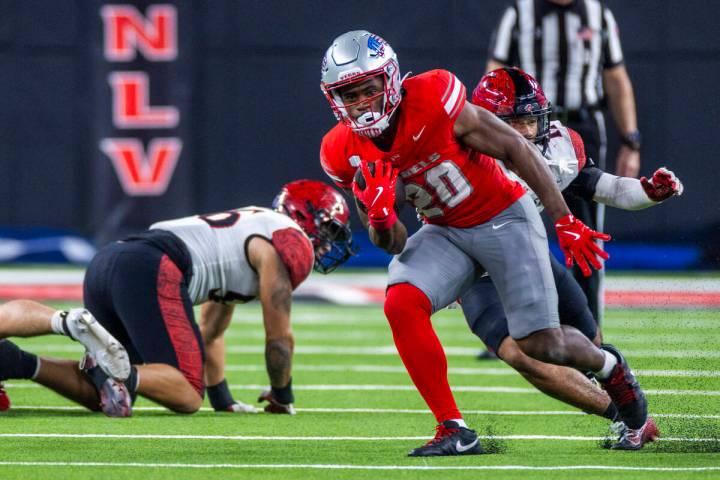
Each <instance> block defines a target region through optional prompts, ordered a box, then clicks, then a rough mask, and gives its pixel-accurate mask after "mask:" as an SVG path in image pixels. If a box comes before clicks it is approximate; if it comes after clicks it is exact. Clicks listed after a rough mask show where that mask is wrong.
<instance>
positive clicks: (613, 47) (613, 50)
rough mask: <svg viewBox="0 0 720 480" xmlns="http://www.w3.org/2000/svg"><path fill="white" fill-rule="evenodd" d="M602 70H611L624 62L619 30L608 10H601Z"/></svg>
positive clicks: (605, 8)
mask: <svg viewBox="0 0 720 480" xmlns="http://www.w3.org/2000/svg"><path fill="white" fill-rule="evenodd" d="M602 24H603V44H602V56H603V68H605V69H607V68H613V67H616V66H618V65H620V64H622V63H623V62H624V58H623V52H622V46H621V45H620V30H619V28H618V25H617V22H615V16H614V15H613V14H612V12H611V11H610V9H609V8H607V7H604V8H603V22H602Z"/></svg>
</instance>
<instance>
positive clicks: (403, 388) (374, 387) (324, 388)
mask: <svg viewBox="0 0 720 480" xmlns="http://www.w3.org/2000/svg"><path fill="white" fill-rule="evenodd" d="M5 386H6V387H7V388H8V389H13V388H42V387H41V386H40V385H38V384H36V383H6V384H5ZM230 388H231V389H232V390H264V389H266V388H267V385H261V384H249V385H230ZM293 389H295V390H307V391H318V392H345V391H373V392H414V391H415V387H414V386H413V385H379V384H359V385H353V384H331V385H297V386H295V385H293ZM452 390H453V391H454V392H474V393H529V394H539V395H544V394H543V393H542V392H540V391H539V390H536V389H534V388H524V387H499V386H493V387H482V386H477V385H465V386H456V387H452ZM645 393H646V394H647V395H670V396H705V397H707V396H710V397H716V396H720V390H654V389H648V390H645Z"/></svg>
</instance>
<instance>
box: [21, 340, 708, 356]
mask: <svg viewBox="0 0 720 480" xmlns="http://www.w3.org/2000/svg"><path fill="white" fill-rule="evenodd" d="M28 350H30V351H32V352H34V353H35V352H82V351H83V349H82V346H81V345H79V344H72V343H65V344H63V343H58V344H51V343H46V344H38V345H31V346H28ZM479 351H480V343H478V346H476V347H445V354H446V355H447V356H449V357H475V356H477V354H478V352H479ZM226 352H227V353H234V354H260V353H265V346H264V345H262V344H260V343H258V345H228V346H227V347H226ZM295 353H296V354H300V355H360V356H383V355H392V356H395V355H397V354H398V353H397V349H396V348H395V345H382V346H374V347H357V346H352V345H345V346H337V345H335V346H328V345H299V346H297V347H296V348H295ZM623 353H624V354H625V356H626V357H629V358H632V357H636V358H697V359H701V358H720V351H716V350H624V351H623Z"/></svg>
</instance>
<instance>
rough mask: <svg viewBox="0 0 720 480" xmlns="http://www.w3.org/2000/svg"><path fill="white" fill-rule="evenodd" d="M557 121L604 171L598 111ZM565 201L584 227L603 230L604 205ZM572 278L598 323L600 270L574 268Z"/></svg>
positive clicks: (572, 197)
mask: <svg viewBox="0 0 720 480" xmlns="http://www.w3.org/2000/svg"><path fill="white" fill-rule="evenodd" d="M558 120H560V121H562V122H563V124H564V125H565V126H566V127H570V128H572V129H573V130H575V131H576V132H577V133H578V134H579V135H580V137H581V138H582V139H583V143H584V144H585V156H586V157H587V158H591V159H592V160H593V162H595V165H597V166H598V167H599V168H600V169H601V170H605V152H606V149H607V134H606V131H605V122H604V121H603V118H602V113H600V112H598V111H583V112H582V113H580V114H575V115H569V116H568V117H566V118H563V117H562V116H558ZM563 196H564V197H565V202H566V203H567V204H568V207H569V208H570V211H571V212H572V214H573V215H575V217H576V218H578V219H579V220H580V221H581V222H583V223H584V224H585V225H587V226H589V227H590V228H592V229H593V230H600V231H602V230H603V228H604V225H603V224H604V217H605V214H604V206H602V205H598V204H597V203H595V202H593V201H592V200H585V199H582V198H579V197H577V196H575V195H571V194H563ZM573 276H574V277H575V279H576V280H577V282H578V284H580V288H582V290H583V292H585V296H587V299H588V305H589V306H590V311H591V312H592V314H593V318H595V319H597V321H598V322H600V321H601V319H602V316H603V312H602V310H603V304H604V302H603V300H602V298H601V295H603V292H602V281H603V276H604V270H603V271H597V270H594V269H593V271H592V275H591V276H590V277H585V276H584V275H583V274H582V271H580V268H578V266H577V265H575V266H574V267H573Z"/></svg>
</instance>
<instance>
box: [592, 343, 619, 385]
mask: <svg viewBox="0 0 720 480" xmlns="http://www.w3.org/2000/svg"><path fill="white" fill-rule="evenodd" d="M601 351H602V352H603V354H604V355H605V363H604V364H603V367H602V368H601V369H600V370H598V371H597V372H593V373H595V376H596V377H597V378H599V379H600V380H606V379H607V378H608V377H610V374H611V373H612V371H613V368H615V365H617V363H618V359H617V357H616V356H615V355H613V354H612V353H610V352H608V351H607V350H601Z"/></svg>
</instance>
